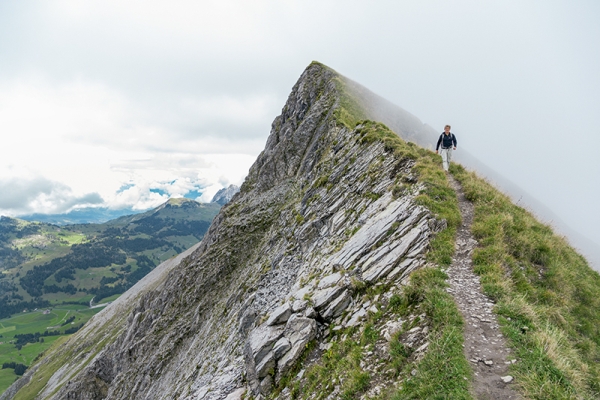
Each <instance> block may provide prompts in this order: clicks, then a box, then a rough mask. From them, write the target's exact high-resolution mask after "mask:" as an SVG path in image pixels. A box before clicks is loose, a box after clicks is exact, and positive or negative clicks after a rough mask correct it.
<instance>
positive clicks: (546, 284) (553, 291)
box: [450, 164, 600, 399]
mask: <svg viewBox="0 0 600 400" xmlns="http://www.w3.org/2000/svg"><path fill="white" fill-rule="evenodd" d="M450 170H451V173H453V174H454V176H455V177H456V178H457V179H458V180H459V181H460V182H461V183H462V186H463V189H464V192H465V196H466V197H467V198H468V199H469V200H471V201H472V202H473V203H474V206H475V217H474V221H473V226H472V232H473V234H474V236H475V237H476V239H477V240H478V241H479V247H478V248H477V249H476V250H475V252H474V254H473V264H474V270H475V272H476V273H477V274H479V275H480V277H481V282H482V285H483V289H484V291H485V293H486V294H487V295H488V296H490V297H492V298H493V299H494V300H496V302H497V305H496V309H495V310H496V312H497V313H498V315H499V320H500V322H501V326H502V330H503V333H504V334H505V336H506V337H507V338H508V340H509V343H510V346H511V347H512V348H513V351H514V352H515V355H516V357H517V359H518V360H519V361H518V362H517V363H516V364H514V365H512V366H511V368H512V370H513V372H512V373H513V374H514V375H515V377H516V380H517V382H519V384H520V386H521V388H522V390H523V394H524V396H525V397H526V398H533V399H549V398H561V399H562V398H600V373H599V368H598V365H599V361H600V275H599V274H598V273H597V272H596V271H593V270H592V269H591V268H590V267H589V266H588V265H587V263H586V261H585V259H584V258H583V257H581V256H580V255H579V254H577V253H576V252H575V250H573V248H571V247H570V246H569V244H568V243H567V242H566V240H565V239H564V238H562V237H559V236H557V235H555V234H554V233H553V232H552V229H551V228H550V227H549V226H547V225H544V224H541V223H540V222H539V221H537V220H536V219H535V217H534V216H533V215H531V213H529V212H528V211H527V210H525V209H523V208H522V207H518V206H516V205H514V204H513V203H512V202H511V200H510V199H509V198H508V197H507V196H505V195H503V194H502V193H500V192H499V191H498V190H496V189H495V188H494V187H492V186H491V185H490V184H489V183H487V182H486V181H484V180H482V179H480V178H478V177H477V176H476V175H475V174H473V173H470V172H467V171H466V170H465V169H464V168H463V167H461V166H459V165H455V164H453V165H452V166H451V169H450Z"/></svg>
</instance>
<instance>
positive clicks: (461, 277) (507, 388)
mask: <svg viewBox="0 0 600 400" xmlns="http://www.w3.org/2000/svg"><path fill="white" fill-rule="evenodd" d="M448 179H449V180H450V184H451V186H452V187H453V189H454V190H455V191H456V194H457V197H458V203H459V208H460V212H461V215H462V224H461V226H460V227H459V229H458V231H457V234H456V253H455V256H454V258H453V259H452V265H451V266H450V267H449V268H448V270H447V271H446V273H447V274H448V283H449V284H450V287H449V288H448V289H447V291H448V293H450V294H451V295H452V296H453V297H454V299H455V301H456V303H457V305H458V308H459V310H460V311H461V313H462V315H463V318H464V320H465V344H464V346H465V356H466V357H467V360H469V361H470V362H471V365H472V367H473V372H474V377H473V390H474V392H475V393H474V394H475V396H476V397H477V398H479V399H520V398H521V396H520V395H519V394H518V393H517V392H516V391H515V390H513V388H512V386H511V384H512V382H513V377H512V376H510V375H509V374H508V365H510V364H511V363H512V361H508V362H507V361H506V360H507V357H508V356H509V355H510V351H509V349H508V347H507V346H506V342H505V340H504V337H503V335H502V334H501V333H500V329H499V325H498V320H497V319H496V315H495V314H494V313H493V312H492V307H493V306H494V304H493V302H492V301H491V300H490V299H489V298H488V297H487V296H485V295H484V294H483V293H482V289H481V283H480V281H479V276H477V275H475V273H474V272H473V268H472V262H471V255H472V253H473V250H474V249H475V247H476V246H477V241H476V240H475V239H474V238H473V235H472V234H471V224H472V222H473V214H474V211H473V204H471V202H469V201H468V200H467V199H466V198H465V196H464V193H463V191H462V188H461V186H460V184H459V183H458V181H456V180H455V179H454V178H453V177H452V176H450V175H448Z"/></svg>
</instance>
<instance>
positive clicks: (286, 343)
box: [273, 337, 292, 359]
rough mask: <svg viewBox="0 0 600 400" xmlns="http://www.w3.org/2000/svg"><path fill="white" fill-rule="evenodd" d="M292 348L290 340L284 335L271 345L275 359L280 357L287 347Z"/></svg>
mask: <svg viewBox="0 0 600 400" xmlns="http://www.w3.org/2000/svg"><path fill="white" fill-rule="evenodd" d="M291 348H292V344H291V343H290V340H289V339H288V338H286V337H282V338H281V339H279V340H278V341H277V343H275V345H273V355H274V356H275V358H276V359H280V358H281V356H283V355H284V354H285V353H287V351H288V350H289V349H291Z"/></svg>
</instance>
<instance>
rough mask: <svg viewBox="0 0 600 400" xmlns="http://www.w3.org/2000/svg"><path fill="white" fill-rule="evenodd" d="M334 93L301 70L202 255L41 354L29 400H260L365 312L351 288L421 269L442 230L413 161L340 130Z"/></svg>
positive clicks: (312, 69)
mask: <svg viewBox="0 0 600 400" xmlns="http://www.w3.org/2000/svg"><path fill="white" fill-rule="evenodd" d="M343 87H344V79H343V78H342V77H340V76H339V75H338V74H336V73H335V72H334V71H331V70H329V69H328V68H326V67H324V66H322V65H320V64H317V63H314V64H311V66H309V67H308V68H307V70H306V71H305V72H304V73H303V74H302V76H301V78H300V80H299V81H298V83H297V84H296V85H295V86H294V88H293V90H292V93H291V94H290V96H289V99H288V101H287V103H286V105H285V107H284V108H283V111H282V114H281V115H280V116H278V117H277V118H276V119H275V121H274V122H273V125H272V130H271V134H270V136H269V139H268V141H267V145H266V148H265V150H264V151H263V152H262V153H261V154H260V156H259V157H258V159H257V161H256V162H255V164H254V165H253V166H252V168H251V169H250V172H249V174H248V177H247V178H246V181H245V182H244V184H243V185H242V188H241V190H240V192H239V193H237V194H236V195H235V196H234V197H233V198H232V199H231V201H230V202H229V203H227V205H225V206H224V207H223V209H222V210H221V212H220V214H219V215H218V216H217V217H216V218H215V220H214V222H213V225H212V226H211V228H210V229H209V231H208V232H207V234H206V236H205V237H204V239H203V241H202V242H201V243H200V244H199V245H198V246H197V248H196V249H195V250H194V251H193V253H191V254H190V255H189V256H187V257H185V258H183V257H182V258H181V260H180V262H178V263H177V264H176V266H174V267H173V266H172V265H171V266H170V267H169V268H163V269H162V270H161V272H160V273H158V272H157V273H156V274H155V279H154V280H153V281H152V283H148V281H146V283H145V285H147V286H146V287H140V286H138V287H137V289H136V287H134V291H137V292H136V293H137V295H136V296H129V297H128V296H125V297H124V298H127V299H128V300H127V302H125V300H121V301H117V302H115V304H113V305H111V306H110V307H108V308H107V310H105V311H103V312H102V313H100V314H98V316H97V317H96V318H95V319H93V320H92V322H91V323H90V326H91V327H96V328H95V329H96V331H94V330H93V329H91V328H88V329H85V330H84V331H85V335H86V336H83V335H84V333H78V334H76V335H74V336H73V337H72V338H71V339H70V340H69V342H68V343H66V344H64V345H63V347H62V348H60V349H58V351H56V352H53V353H52V352H51V353H50V354H48V355H47V356H46V357H45V359H43V360H42V361H41V362H40V363H39V364H38V366H37V367H36V368H37V371H40V372H41V373H43V371H46V372H45V373H46V374H49V375H51V378H50V379H49V380H47V383H45V384H43V385H42V384H41V383H40V382H43V381H42V378H37V381H36V382H37V384H38V385H40V390H39V398H52V399H105V398H106V399H131V398H137V399H167V398H168V399H207V400H208V399H225V398H229V399H233V398H240V397H241V396H242V395H243V393H248V394H249V393H252V394H253V395H254V396H263V395H265V394H268V393H269V392H270V390H271V388H272V385H273V384H274V383H276V382H277V381H278V380H279V379H280V378H281V376H283V375H284V374H286V373H287V372H288V371H289V370H290V369H291V368H292V367H293V366H294V364H295V363H297V362H298V360H299V359H300V357H301V355H302V353H303V351H304V349H305V348H306V346H307V345H308V344H309V343H310V342H313V341H317V342H322V341H323V340H324V338H325V337H326V336H327V334H328V327H330V325H333V326H357V325H360V324H361V323H362V321H363V320H364V318H365V316H366V315H367V313H369V312H373V311H374V310H369V309H365V308H364V307H363V305H362V304H358V303H357V294H356V289H357V288H358V287H361V286H364V285H377V284H380V283H381V282H386V283H389V282H391V283H395V284H399V283H400V282H402V281H403V280H405V279H406V278H407V276H408V274H409V273H410V272H411V271H413V270H414V269H416V268H419V267H420V266H421V265H422V264H423V263H424V260H423V254H424V253H425V251H426V250H427V246H428V243H429V240H430V238H431V236H432V235H433V234H434V233H435V232H437V231H439V230H440V229H442V228H443V227H444V223H443V221H436V220H435V219H434V218H433V216H432V215H431V213H430V212H429V211H428V210H426V209H425V208H423V207H421V206H419V205H417V204H416V202H415V200H414V199H415V196H417V195H418V194H419V192H420V191H421V190H423V187H422V186H421V185H420V184H419V183H418V182H417V180H416V178H415V175H414V173H413V166H414V161H413V160H411V159H405V158H402V157H400V156H398V155H395V154H393V153H390V152H388V151H387V150H386V148H385V146H384V145H383V144H382V143H381V142H377V141H375V142H367V141H363V140H361V137H360V135H359V134H358V131H357V130H358V129H360V128H361V126H360V125H359V126H357V127H356V128H354V127H348V126H346V125H344V124H343V123H340V121H339V120H338V118H337V114H336V113H337V112H338V111H339V109H340V101H341V99H342V96H343V93H342V91H343ZM398 182H405V183H407V184H406V185H405V189H404V190H403V191H402V192H401V193H397V191H394V190H393V189H394V187H395V186H396V185H397V184H398ZM172 263H173V262H171V264H172ZM116 309H119V310H120V311H119V312H118V313H116V312H115V311H114V310H116ZM111 310H112V311H111ZM99 321H102V323H99ZM107 326H110V327H111V329H110V330H107ZM99 332H103V333H102V336H101V337H100V336H99V335H100V333H99ZM95 335H96V336H95ZM76 344H78V345H76ZM423 351H425V349H423ZM65 355H66V356H67V357H68V360H66V361H65V362H64V363H59V362H58V361H57V359H59V357H61V356H65ZM57 365H58V367H56V368H55V366H57ZM48 371H50V372H48ZM30 378H31V381H32V382H34V381H35V380H36V376H35V375H34V376H33V377H30ZM30 385H31V383H30Z"/></svg>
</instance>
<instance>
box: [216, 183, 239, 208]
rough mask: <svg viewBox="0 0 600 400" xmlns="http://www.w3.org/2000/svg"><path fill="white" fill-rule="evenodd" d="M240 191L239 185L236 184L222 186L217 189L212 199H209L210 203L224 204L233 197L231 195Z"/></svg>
mask: <svg viewBox="0 0 600 400" xmlns="http://www.w3.org/2000/svg"><path fill="white" fill-rule="evenodd" d="M239 191H240V188H239V186H236V185H229V186H228V187H226V188H223V189H221V190H219V191H218V192H217V193H216V194H215V195H214V196H213V198H212V200H211V201H210V202H211V203H218V204H220V205H222V206H224V205H225V204H227V203H229V201H231V199H232V198H233V196H235V194H236V193H237V192H239Z"/></svg>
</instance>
